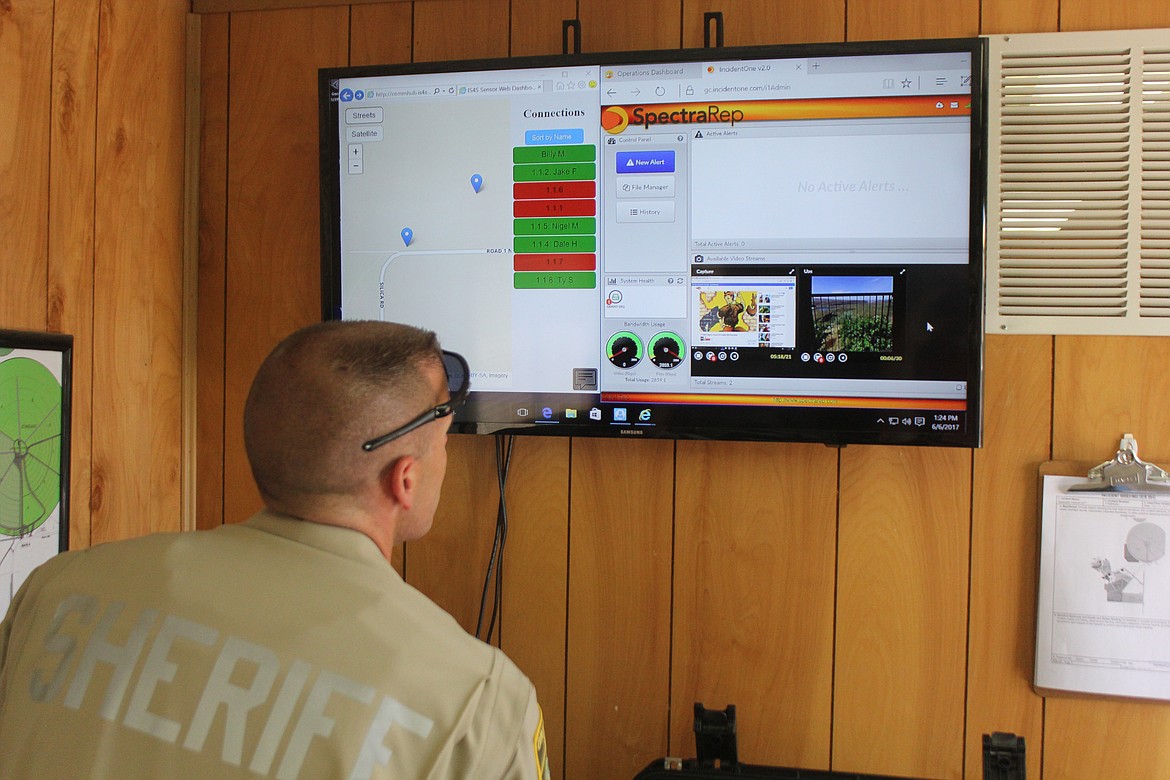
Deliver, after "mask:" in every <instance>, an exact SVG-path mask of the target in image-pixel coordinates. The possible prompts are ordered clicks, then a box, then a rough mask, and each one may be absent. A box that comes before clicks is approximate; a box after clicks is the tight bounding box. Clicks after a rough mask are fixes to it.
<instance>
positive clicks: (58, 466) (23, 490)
mask: <svg viewBox="0 0 1170 780" xmlns="http://www.w3.org/2000/svg"><path fill="white" fill-rule="evenodd" d="M72 395H73V337H72V336H71V335H67V334H62V333H46V332H38V331H23V330H3V329H0V614H2V613H3V612H5V611H7V608H8V603H9V602H10V601H11V599H12V597H13V596H14V595H15V593H16V591H17V589H18V588H19V587H20V584H21V583H22V582H23V581H24V579H25V578H26V577H27V576H28V574H29V573H30V572H31V571H32V570H33V569H34V568H36V567H37V566H39V565H40V564H41V563H43V562H44V561H46V560H48V559H49V558H51V557H52V556H53V555H56V554H57V553H59V552H64V551H65V550H67V549H69V480H70V469H69V464H70V458H71V431H72V408H73V404H72Z"/></svg>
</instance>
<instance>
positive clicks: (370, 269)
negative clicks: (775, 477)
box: [319, 39, 987, 447]
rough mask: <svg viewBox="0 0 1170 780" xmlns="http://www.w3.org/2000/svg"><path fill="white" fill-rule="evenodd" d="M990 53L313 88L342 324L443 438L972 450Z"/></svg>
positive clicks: (876, 51) (741, 53)
mask: <svg viewBox="0 0 1170 780" xmlns="http://www.w3.org/2000/svg"><path fill="white" fill-rule="evenodd" d="M984 49H985V46H984V43H983V41H981V40H980V39H961V40H922V41H904V42H870V43H857V44H844V43H838V44H825V45H800V46H775V47H753V48H720V49H703V50H678V51H665V52H664V51H658V52H627V53H616V54H615V53H608V54H584V55H572V56H564V57H545V58H512V59H499V60H490V61H473V62H471V61H464V62H445V63H413V64H409V65H392V66H391V65H388V66H384V67H351V68H334V69H325V70H322V71H321V72H320V83H319V95H320V142H321V144H320V145H321V218H322V223H321V242H322V282H323V295H322V297H323V310H324V316H325V318H327V319H330V318H345V319H374V320H393V321H398V322H406V323H410V324H413V325H418V326H422V327H425V328H429V329H432V330H434V331H436V332H437V333H438V334H439V336H440V339H441V341H442V343H443V345H444V347H445V348H448V349H451V350H454V351H457V352H460V353H462V354H463V355H464V356H465V357H466V358H467V360H468V363H469V365H470V368H471V371H472V392H471V395H470V398H469V399H468V402H467V404H466V405H465V407H463V408H461V409H460V410H459V412H458V413H457V415H456V420H455V427H454V430H455V431H457V432H471V433H496V432H509V433H534V434H560V435H582V436H645V437H670V438H708V439H740V440H777V441H815V442H824V443H829V444H845V443H890V444H914V445H944V446H962V447H971V446H979V444H980V432H981V414H980V402H981V392H982V352H983V231H984V211H985V175H986V170H985V169H986V163H985V157H984V149H985V145H986V132H987V131H986V118H985V94H984V93H985V51H984Z"/></svg>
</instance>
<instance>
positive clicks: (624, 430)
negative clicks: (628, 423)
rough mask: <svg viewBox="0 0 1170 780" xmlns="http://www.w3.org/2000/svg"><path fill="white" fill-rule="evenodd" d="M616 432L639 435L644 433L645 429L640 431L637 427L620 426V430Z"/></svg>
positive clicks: (624, 434) (623, 434) (625, 434)
mask: <svg viewBox="0 0 1170 780" xmlns="http://www.w3.org/2000/svg"><path fill="white" fill-rule="evenodd" d="M618 433H620V434H621V435H622V436H641V435H643V434H645V433H646V431H640V430H638V429H637V428H622V429H621V430H620V431H618Z"/></svg>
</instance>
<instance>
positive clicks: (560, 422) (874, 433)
mask: <svg viewBox="0 0 1170 780" xmlns="http://www.w3.org/2000/svg"><path fill="white" fill-rule="evenodd" d="M975 421H976V417H975V416H974V415H972V413H971V410H970V409H969V408H968V404H967V402H966V401H965V400H956V399H922V398H917V399H914V398H829V397H793V396H769V395H761V396H743V395H738V396H732V395H728V396H722V395H701V396H696V395H690V394H688V395H680V394H671V393H502V392H490V393H488V392H481V393H473V394H472V396H471V398H469V399H468V402H467V404H466V405H465V406H464V407H463V408H461V409H459V410H458V411H457V412H456V415H455V427H454V428H453V430H454V431H455V432H464V433H494V432H504V433H507V432H517V433H548V434H553V435H581V436H611V435H615V436H616V435H625V436H630V435H635V436H647V437H651V438H701V439H735V440H752V439H758V440H777V441H817V442H825V443H831V442H841V443H848V442H858V443H864V442H870V441H873V442H882V441H893V442H899V441H905V442H907V443H921V444H940V445H954V446H978V439H979V435H978V426H977V425H975V424H974V423H975Z"/></svg>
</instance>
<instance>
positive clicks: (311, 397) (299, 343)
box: [244, 320, 442, 509]
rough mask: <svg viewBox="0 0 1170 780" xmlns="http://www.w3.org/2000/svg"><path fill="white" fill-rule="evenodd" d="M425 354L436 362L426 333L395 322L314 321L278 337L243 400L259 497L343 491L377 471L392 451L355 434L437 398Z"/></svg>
mask: <svg viewBox="0 0 1170 780" xmlns="http://www.w3.org/2000/svg"><path fill="white" fill-rule="evenodd" d="M428 363H433V364H435V365H438V366H441V365H442V356H441V352H440V348H439V342H438V339H437V338H436V337H435V334H434V333H432V332H430V331H427V330H422V329H419V328H414V327H411V326H408V325H401V324H397V323H389V322H375V321H356V320H347V321H331V322H321V323H317V324H315V325H310V326H308V327H306V328H302V329H300V330H298V331H296V332H294V333H292V334H291V335H289V336H288V337H287V338H285V339H284V340H283V341H281V342H280V343H279V344H278V345H277V346H276V348H275V349H273V350H272V352H271V353H269V355H268V357H267V358H265V360H264V362H263V363H262V364H261V366H260V369H259V371H258V372H257V373H256V378H255V379H254V380H253V382H252V388H251V390H250V391H249V393H248V400H247V403H246V404H245V407H244V447H245V449H246V450H247V453H248V461H249V464H250V465H251V467H252V475H253V477H254V478H255V480H256V485H257V487H259V489H260V492H261V494H262V495H263V496H264V498H265V500H266V501H271V500H273V499H276V500H279V501H282V502H288V501H296V500H298V498H300V497H308V496H315V495H325V494H334V495H343V494H347V493H350V492H352V491H354V490H355V489H356V488H357V487H358V486H359V485H361V484H362V483H363V482H364V481H365V480H367V479H368V478H370V476H371V475H374V474H376V473H377V470H378V468H380V466H379V464H381V462H382V461H383V460H384V459H385V457H386V455H387V454H388V455H392V454H393V450H392V449H391V451H389V452H388V453H386V454H381V455H374V454H372V453H367V452H365V451H364V450H362V447H361V445H362V442H363V441H366V440H367V439H370V438H373V437H374V436H377V435H379V434H382V433H385V432H386V431H388V430H391V429H392V428H394V427H395V426H396V425H399V424H402V423H404V422H406V421H407V420H408V419H410V418H411V417H413V416H414V415H416V414H418V413H419V412H421V411H423V410H424V409H426V408H427V407H428V406H431V405H433V404H434V403H436V399H435V398H434V393H435V389H434V383H433V380H431V379H428V377H427V375H426V374H425V373H424V372H423V370H422V369H423V367H424V366H425V365H427V364H428ZM404 439H405V437H404ZM285 508H286V509H287V508H288V507H285Z"/></svg>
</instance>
